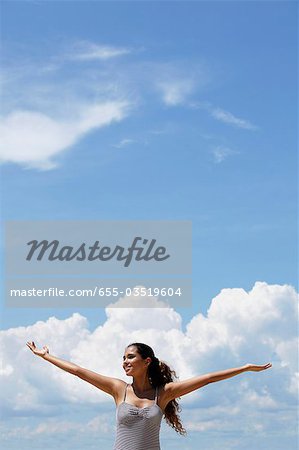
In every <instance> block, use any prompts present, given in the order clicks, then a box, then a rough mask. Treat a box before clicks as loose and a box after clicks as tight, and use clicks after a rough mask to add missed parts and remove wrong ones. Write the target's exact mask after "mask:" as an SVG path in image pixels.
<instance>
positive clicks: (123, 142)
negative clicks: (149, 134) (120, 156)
mask: <svg viewBox="0 0 299 450" xmlns="http://www.w3.org/2000/svg"><path fill="white" fill-rule="evenodd" d="M134 142H136V141H135V140H134V139H122V140H121V141H119V142H118V143H117V144H114V145H113V147H114V148H123V147H127V146H128V145H130V144H133V143H134Z"/></svg>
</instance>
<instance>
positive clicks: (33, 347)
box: [26, 341, 49, 356]
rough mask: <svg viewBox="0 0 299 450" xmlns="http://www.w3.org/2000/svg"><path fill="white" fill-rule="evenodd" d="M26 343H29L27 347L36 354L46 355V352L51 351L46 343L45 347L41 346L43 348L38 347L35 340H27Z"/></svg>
mask: <svg viewBox="0 0 299 450" xmlns="http://www.w3.org/2000/svg"><path fill="white" fill-rule="evenodd" d="M26 345H27V347H29V348H30V350H31V351H32V352H33V353H34V354H35V355H38V356H44V355H45V354H46V353H49V349H48V347H47V346H46V345H44V346H43V348H41V349H38V348H37V347H36V345H35V343H34V342H33V341H32V342H27V344H26Z"/></svg>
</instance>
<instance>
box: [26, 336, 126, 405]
mask: <svg viewBox="0 0 299 450" xmlns="http://www.w3.org/2000/svg"><path fill="white" fill-rule="evenodd" d="M26 345H27V347H29V348H30V350H31V351H32V352H33V353H34V354H35V355H38V356H40V357H42V358H43V359H45V360H46V361H49V362H50V363H52V364H54V365H55V366H57V367H59V368H60V369H62V370H65V371H66V372H69V373H71V374H72V375H76V376H77V377H79V378H81V379H82V380H84V381H87V382H88V383H90V384H93V385H94V386H95V387H97V388H98V389H101V390H102V391H104V392H106V393H107V394H110V395H112V396H113V397H114V398H117V396H118V393H119V390H120V389H121V388H122V387H123V385H124V384H125V383H124V381H121V380H118V379H117V378H111V377H105V376H104V375H100V374H98V373H96V372H93V371H91V370H88V369H85V368H83V367H80V366H78V365H77V364H74V363H72V362H70V361H65V360H63V359H61V358H57V357H56V356H53V355H50V353H49V349H48V347H46V346H44V347H43V348H42V349H38V348H37V347H36V345H35V344H34V342H27V344H26Z"/></svg>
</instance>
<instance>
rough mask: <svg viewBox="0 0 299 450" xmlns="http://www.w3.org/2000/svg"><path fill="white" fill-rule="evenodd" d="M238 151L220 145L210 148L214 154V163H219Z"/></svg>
mask: <svg viewBox="0 0 299 450" xmlns="http://www.w3.org/2000/svg"><path fill="white" fill-rule="evenodd" d="M238 153H239V152H237V151H236V150H232V149H231V148H229V147H223V146H222V145H218V146H217V147H215V148H213V150H212V154H213V156H214V162H215V163H216V164H219V163H221V162H222V161H224V160H225V159H226V158H227V157H229V156H232V155H236V154H238Z"/></svg>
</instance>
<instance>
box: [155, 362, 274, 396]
mask: <svg viewBox="0 0 299 450" xmlns="http://www.w3.org/2000/svg"><path fill="white" fill-rule="evenodd" d="M271 366H272V364H270V363H268V364H264V365H261V366H257V365H255V364H246V365H245V366H242V367H235V368H233V369H227V370H221V371H219V372H211V373H207V374H205V375H200V376H198V377H194V378H190V379H188V380H184V381H178V382H172V383H168V384H166V385H165V388H164V392H165V394H164V395H165V401H167V402H169V401H171V400H173V399H175V398H178V397H181V396H182V395H185V394H189V392H193V391H195V390H196V389H199V388H201V387H203V386H205V385H207V384H210V383H215V382H216V381H221V380H226V379H227V378H231V377H234V376H236V375H239V374H240V373H243V372H249V371H252V372H260V371H261V370H266V369H269V368H270V367H271Z"/></svg>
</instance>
